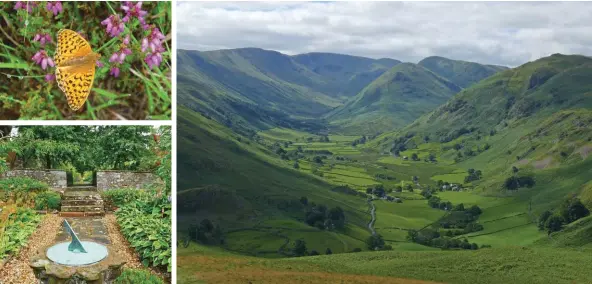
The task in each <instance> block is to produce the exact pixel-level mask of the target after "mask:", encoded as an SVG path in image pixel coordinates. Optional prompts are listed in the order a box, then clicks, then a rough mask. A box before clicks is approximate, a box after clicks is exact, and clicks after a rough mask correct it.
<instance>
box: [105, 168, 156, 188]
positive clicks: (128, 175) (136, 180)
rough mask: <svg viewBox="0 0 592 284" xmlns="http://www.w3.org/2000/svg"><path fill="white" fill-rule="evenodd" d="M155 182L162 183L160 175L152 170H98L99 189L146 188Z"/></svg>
mask: <svg viewBox="0 0 592 284" xmlns="http://www.w3.org/2000/svg"><path fill="white" fill-rule="evenodd" d="M153 183H162V182H161V181H160V179H159V178H158V176H156V175H155V174H153V173H151V172H129V171H98V172H97V189H98V190H110V189H118V188H136V189H140V188H145V187H146V186H147V185H150V184H153Z"/></svg>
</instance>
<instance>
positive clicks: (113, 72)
mask: <svg viewBox="0 0 592 284" xmlns="http://www.w3.org/2000/svg"><path fill="white" fill-rule="evenodd" d="M109 75H113V77H116V78H117V77H119V68H118V67H112V68H111V72H109Z"/></svg>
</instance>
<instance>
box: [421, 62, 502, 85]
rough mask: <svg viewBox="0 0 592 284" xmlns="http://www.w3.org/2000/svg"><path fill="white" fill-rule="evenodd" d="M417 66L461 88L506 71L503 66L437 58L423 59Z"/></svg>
mask: <svg viewBox="0 0 592 284" xmlns="http://www.w3.org/2000/svg"><path fill="white" fill-rule="evenodd" d="M417 64H418V65H420V66H423V67H424V68H426V69H428V70H430V71H432V72H434V73H436V74H438V75H439V76H440V77H442V78H445V79H446V80H448V81H450V82H452V83H454V84H456V85H458V86H460V87H461V88H468V87H470V86H471V85H473V84H475V83H477V82H479V81H481V80H483V79H485V78H487V77H489V76H491V75H493V74H495V73H497V72H500V71H503V70H507V69H508V68H507V67H504V66H496V65H483V64H479V63H475V62H468V61H462V60H452V59H448V58H444V57H439V56H430V57H427V58H424V59H423V60H421V61H420V62H419V63H417Z"/></svg>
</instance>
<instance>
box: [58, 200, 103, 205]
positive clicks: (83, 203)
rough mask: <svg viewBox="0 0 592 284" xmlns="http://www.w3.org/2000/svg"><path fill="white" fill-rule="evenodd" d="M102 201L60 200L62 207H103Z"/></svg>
mask: <svg viewBox="0 0 592 284" xmlns="http://www.w3.org/2000/svg"><path fill="white" fill-rule="evenodd" d="M103 203H104V202H103V200H102V199H66V200H62V206H76V205H95V206H103Z"/></svg>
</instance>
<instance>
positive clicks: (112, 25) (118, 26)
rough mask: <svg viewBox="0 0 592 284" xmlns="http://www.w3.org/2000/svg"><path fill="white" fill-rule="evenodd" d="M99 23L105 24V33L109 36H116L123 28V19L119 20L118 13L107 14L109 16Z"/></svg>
mask: <svg viewBox="0 0 592 284" xmlns="http://www.w3.org/2000/svg"><path fill="white" fill-rule="evenodd" d="M101 25H103V26H107V33H108V34H109V35H110V36H111V37H116V36H118V35H119V34H120V33H122V32H123V30H124V29H125V26H124V25H123V21H121V20H120V19H119V16H118V15H111V16H109V18H107V19H105V20H103V21H102V22H101Z"/></svg>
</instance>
